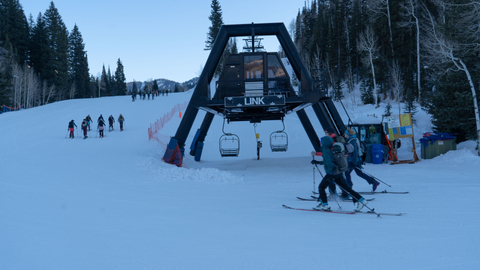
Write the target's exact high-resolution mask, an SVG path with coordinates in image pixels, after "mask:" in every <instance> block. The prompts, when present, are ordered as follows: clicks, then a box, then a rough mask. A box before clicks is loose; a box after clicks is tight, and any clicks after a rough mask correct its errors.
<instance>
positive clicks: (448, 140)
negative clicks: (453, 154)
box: [420, 133, 457, 159]
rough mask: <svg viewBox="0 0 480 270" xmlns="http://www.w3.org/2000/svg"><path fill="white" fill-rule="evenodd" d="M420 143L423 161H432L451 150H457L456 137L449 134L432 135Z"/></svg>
mask: <svg viewBox="0 0 480 270" xmlns="http://www.w3.org/2000/svg"><path fill="white" fill-rule="evenodd" d="M442 134H448V135H442ZM420 142H421V143H422V155H421V158H422V159H432V158H434V157H438V156H440V155H442V154H445V153H447V152H448V151H450V150H457V144H456V143H455V137H454V136H453V135H451V134H449V133H432V135H430V136H428V137H424V138H422V139H420Z"/></svg>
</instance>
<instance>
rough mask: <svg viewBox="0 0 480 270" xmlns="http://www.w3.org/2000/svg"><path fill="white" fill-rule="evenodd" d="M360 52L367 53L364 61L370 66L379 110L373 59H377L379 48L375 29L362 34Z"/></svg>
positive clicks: (367, 29)
mask: <svg viewBox="0 0 480 270" xmlns="http://www.w3.org/2000/svg"><path fill="white" fill-rule="evenodd" d="M357 46H358V50H359V51H362V52H366V53H367V56H366V58H365V59H364V61H365V62H367V65H370V67H371V70H372V76H373V97H374V99H375V108H378V97H377V81H376V80H375V66H374V64H373V59H375V57H376V54H377V52H378V47H377V38H376V37H375V34H374V32H373V29H372V28H371V27H370V26H369V27H367V28H366V29H365V31H364V32H363V33H362V34H360V36H359V41H358V42H357Z"/></svg>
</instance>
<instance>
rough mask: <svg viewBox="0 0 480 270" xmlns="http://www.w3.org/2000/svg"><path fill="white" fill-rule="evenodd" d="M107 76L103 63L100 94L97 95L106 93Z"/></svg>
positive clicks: (102, 95) (101, 95)
mask: <svg viewBox="0 0 480 270" xmlns="http://www.w3.org/2000/svg"><path fill="white" fill-rule="evenodd" d="M108 84H109V82H108V76H107V72H106V71H105V65H103V67H102V75H100V96H99V97H104V96H106V95H108V93H109V92H108Z"/></svg>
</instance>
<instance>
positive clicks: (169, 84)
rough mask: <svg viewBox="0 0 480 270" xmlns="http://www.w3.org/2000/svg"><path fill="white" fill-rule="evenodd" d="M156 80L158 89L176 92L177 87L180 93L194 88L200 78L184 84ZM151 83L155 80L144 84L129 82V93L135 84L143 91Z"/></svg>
mask: <svg viewBox="0 0 480 270" xmlns="http://www.w3.org/2000/svg"><path fill="white" fill-rule="evenodd" d="M155 80H156V81H157V84H158V88H159V89H161V90H165V89H168V90H171V91H174V89H175V86H177V87H178V89H180V91H186V90H188V89H191V88H193V87H194V86H195V85H196V84H197V82H198V77H195V78H192V79H190V80H188V81H185V82H183V83H179V82H175V81H172V80H168V79H155ZM150 82H153V80H152V81H144V82H140V81H135V82H127V90H128V92H131V91H132V88H133V83H135V84H136V85H137V89H139V90H141V89H143V88H144V87H145V86H146V85H147V84H148V83H150Z"/></svg>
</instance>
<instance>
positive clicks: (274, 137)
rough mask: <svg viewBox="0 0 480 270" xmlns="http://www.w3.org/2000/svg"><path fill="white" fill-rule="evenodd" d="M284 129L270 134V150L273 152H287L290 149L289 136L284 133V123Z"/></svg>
mask: <svg viewBox="0 0 480 270" xmlns="http://www.w3.org/2000/svg"><path fill="white" fill-rule="evenodd" d="M282 123H283V129H282V130H277V131H274V132H272V134H270V148H271V149H272V152H286V151H287V149H288V135H287V133H286V132H285V131H284V130H285V123H284V122H283V119H282Z"/></svg>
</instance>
